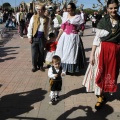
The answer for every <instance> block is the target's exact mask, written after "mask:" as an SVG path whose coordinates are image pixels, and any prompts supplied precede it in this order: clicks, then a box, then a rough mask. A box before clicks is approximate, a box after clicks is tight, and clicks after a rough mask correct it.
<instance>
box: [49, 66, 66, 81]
mask: <svg viewBox="0 0 120 120" xmlns="http://www.w3.org/2000/svg"><path fill="white" fill-rule="evenodd" d="M55 70H56V72H57V73H58V72H59V71H60V69H57V68H55ZM62 73H64V74H65V72H64V71H63V70H62ZM48 77H49V78H51V79H55V78H56V77H55V74H53V70H52V67H50V68H49V69H48Z"/></svg>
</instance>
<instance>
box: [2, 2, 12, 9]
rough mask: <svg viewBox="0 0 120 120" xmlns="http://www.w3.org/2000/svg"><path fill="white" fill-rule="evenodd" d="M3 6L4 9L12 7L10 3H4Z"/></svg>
mask: <svg viewBox="0 0 120 120" xmlns="http://www.w3.org/2000/svg"><path fill="white" fill-rule="evenodd" d="M2 8H3V9H10V8H11V5H10V3H7V2H6V3H3V5H2Z"/></svg>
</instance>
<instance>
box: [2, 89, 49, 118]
mask: <svg viewBox="0 0 120 120" xmlns="http://www.w3.org/2000/svg"><path fill="white" fill-rule="evenodd" d="M46 93H47V91H45V90H42V89H41V88H39V89H35V90H31V91H26V92H21V93H15V94H9V95H5V96H3V97H1V99H0V120H6V119H8V118H17V117H18V118H19V119H20V117H19V116H18V115H21V114H25V113H26V112H29V111H31V110H33V109H34V106H32V104H34V103H36V102H40V101H42V100H43V99H44V98H45V94H46ZM38 107H39V104H38ZM22 117H23V116H22ZM21 119H22V118H21ZM24 119H27V117H26V118H24ZM29 120H36V118H30V117H29ZM37 120H45V119H37Z"/></svg>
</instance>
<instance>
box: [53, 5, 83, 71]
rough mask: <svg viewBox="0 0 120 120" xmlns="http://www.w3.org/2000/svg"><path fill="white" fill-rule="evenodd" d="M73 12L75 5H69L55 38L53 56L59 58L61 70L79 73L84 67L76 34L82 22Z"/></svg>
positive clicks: (79, 42)
mask: <svg viewBox="0 0 120 120" xmlns="http://www.w3.org/2000/svg"><path fill="white" fill-rule="evenodd" d="M75 10H76V6H75V4H74V3H69V4H68V6H67V13H66V14H64V16H63V21H62V25H61V28H60V32H59V34H58V36H57V38H56V40H57V41H58V45H57V49H56V53H55V55H58V56H60V58H61V65H62V67H63V70H64V71H65V72H69V73H75V72H79V71H80V69H81V68H84V65H85V53H84V48H83V43H82V40H81V38H80V36H79V34H78V32H79V30H80V25H81V24H82V22H83V21H82V18H81V16H80V15H75Z"/></svg>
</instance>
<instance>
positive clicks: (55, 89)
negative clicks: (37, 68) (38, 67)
mask: <svg viewBox="0 0 120 120" xmlns="http://www.w3.org/2000/svg"><path fill="white" fill-rule="evenodd" d="M60 64H61V59H60V57H59V56H57V55H55V56H53V57H52V66H51V67H50V68H49V70H48V77H49V78H50V80H49V83H50V95H49V96H50V98H51V99H50V102H49V104H54V102H55V101H58V100H59V98H60V95H59V93H60V91H61V88H62V77H63V76H65V73H64V72H63V70H62V67H61V66H60Z"/></svg>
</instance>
